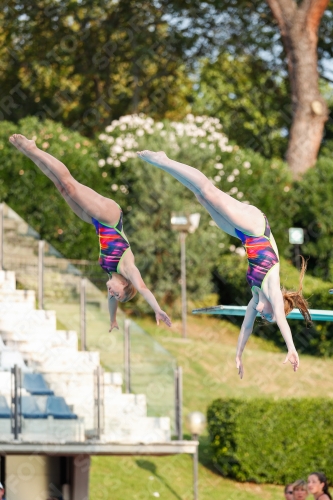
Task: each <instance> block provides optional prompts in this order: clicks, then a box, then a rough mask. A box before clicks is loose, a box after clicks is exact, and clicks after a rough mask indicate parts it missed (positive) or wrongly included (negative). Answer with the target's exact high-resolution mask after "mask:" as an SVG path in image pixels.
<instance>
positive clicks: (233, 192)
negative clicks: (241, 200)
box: [230, 186, 238, 194]
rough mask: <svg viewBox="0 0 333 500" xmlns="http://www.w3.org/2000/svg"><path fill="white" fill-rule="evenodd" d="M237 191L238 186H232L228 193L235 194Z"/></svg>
mask: <svg viewBox="0 0 333 500" xmlns="http://www.w3.org/2000/svg"><path fill="white" fill-rule="evenodd" d="M237 192H238V188H236V186H234V187H233V188H231V189H230V194H236V193H237Z"/></svg>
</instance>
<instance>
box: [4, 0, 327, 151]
mask: <svg viewBox="0 0 333 500" xmlns="http://www.w3.org/2000/svg"><path fill="white" fill-rule="evenodd" d="M332 19H333V18H332V6H329V7H328V8H327V10H326V12H325V14H324V16H323V18H322V21H321V25H320V30H319V40H318V49H319V50H318V52H319V67H320V69H321V74H323V67H324V65H325V60H329V59H330V58H331V57H332V43H331V33H332ZM217 54H220V55H219V56H218V57H217V58H216V55H217ZM225 54H228V55H230V56H231V57H232V64H229V63H227V62H226V61H227V57H226V56H225ZM206 58H208V59H209V62H207V64H205V65H204V67H205V69H204V70H203V71H202V73H201V75H200V71H198V68H199V65H198V61H199V60H200V59H206ZM0 61H1V64H0V86H1V89H2V96H3V97H2V101H1V106H0V119H1V120H10V121H14V122H16V123H17V122H18V120H19V119H21V118H23V117H25V116H31V115H34V116H38V117H39V118H43V119H44V118H49V119H55V120H58V121H60V122H61V123H63V124H64V125H65V126H67V127H71V128H72V129H73V130H77V131H80V132H81V133H83V134H85V135H88V136H90V137H92V136H93V134H94V132H96V131H101V130H102V129H103V127H104V126H105V125H106V124H107V123H108V122H109V120H110V119H113V118H118V117H120V116H122V115H124V114H126V113H133V112H140V111H141V112H144V113H146V114H149V115H151V116H153V117H155V118H172V119H181V118H182V117H184V116H185V115H186V113H187V112H189V111H190V110H191V109H190V106H191V104H192V103H193V102H194V101H197V98H198V97H199V102H198V106H197V105H195V106H194V108H193V109H195V112H197V110H198V112H199V113H201V114H202V113H205V114H207V113H208V114H210V115H211V116H218V117H220V115H222V114H223V115H226V126H227V130H228V133H229V135H230V137H231V138H234V137H235V135H234V134H235V133H236V132H237V130H238V129H239V130H238V132H239V134H240V135H241V137H238V136H236V137H235V138H236V141H237V143H238V144H240V145H242V146H244V147H250V148H252V149H254V150H256V151H259V152H260V153H262V154H264V155H266V156H268V155H269V154H270V153H272V154H276V153H277V152H279V153H281V152H282V149H283V148H284V144H285V141H286V139H284V138H283V134H284V136H286V134H287V130H288V129H289V128H290V124H291V122H292V110H291V105H290V99H289V97H287V94H286V91H287V92H288V79H287V76H286V75H287V71H286V70H287V66H286V61H285V55H284V51H283V46H282V43H281V38H280V33H279V30H278V27H277V24H276V22H275V21H274V18H273V16H272V14H271V11H270V8H269V6H268V4H267V2H266V1H265V0H255V1H253V2H248V1H247V0H236V1H234V0H233V1H230V0H223V1H221V0H218V1H217V0H208V1H206V2H202V1H201V0H192V1H191V2H189V1H184V0H159V2H158V3H154V2H149V1H147V0H127V1H126V2H113V1H111V0H98V1H95V0H82V1H80V2H79V3H78V2H77V1H75V0H59V1H57V2H56V3H53V4H52V3H50V2H49V1H48V0H40V1H38V2H30V1H29V0H7V1H6V2H5V5H4V8H3V9H2V10H1V12H0ZM326 78H327V75H326ZM194 82H195V83H196V84H198V85H193V83H194ZM286 89H287V90H286ZM288 93H289V92H288ZM210 101H211V102H210ZM243 122H244V123H243ZM282 128H283V134H282V135H281V130H282ZM331 128H332V127H331V126H330V124H328V127H327V130H328V131H329V133H330V136H332V132H331ZM282 154H283V152H282Z"/></svg>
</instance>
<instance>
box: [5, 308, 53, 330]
mask: <svg viewBox="0 0 333 500" xmlns="http://www.w3.org/2000/svg"><path fill="white" fill-rule="evenodd" d="M44 328H52V329H53V330H56V313H55V311H45V310H42V309H41V310H34V311H28V312H21V311H16V312H15V315H14V314H13V313H12V312H6V311H5V312H3V314H1V316H0V334H2V333H3V332H4V333H5V332H20V331H21V332H28V331H32V330H36V331H43V329H44Z"/></svg>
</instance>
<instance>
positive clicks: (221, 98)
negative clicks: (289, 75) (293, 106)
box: [193, 52, 289, 158]
mask: <svg viewBox="0 0 333 500" xmlns="http://www.w3.org/2000/svg"><path fill="white" fill-rule="evenodd" d="M288 90H289V89H288V82H287V80H286V78H284V76H283V75H275V74H274V72H273V71H272V70H271V69H270V68H269V67H267V64H266V63H265V61H263V60H262V59H259V58H257V57H253V56H251V55H243V56H231V55H230V54H226V53H224V52H222V53H220V54H219V55H218V57H217V58H216V60H215V61H210V60H209V59H208V60H205V61H203V62H202V65H201V68H200V73H199V76H198V89H197V93H196V96H195V97H194V104H193V111H194V112H195V113H198V114H206V115H211V116H216V117H217V118H219V119H220V120H221V123H223V130H224V132H225V133H226V134H227V135H228V137H229V138H230V139H231V140H233V141H235V142H236V143H237V144H238V145H239V146H240V147H245V148H251V149H254V150H255V151H258V152H259V153H261V154H262V155H264V156H265V157H267V158H272V157H273V156H276V157H281V156H283V154H284V151H285V149H286V147H287V143H288V139H287V137H286V135H287V134H286V131H287V129H288V125H289V123H288V115H286V113H284V112H281V110H284V109H286V108H287V107H288V103H289V93H288Z"/></svg>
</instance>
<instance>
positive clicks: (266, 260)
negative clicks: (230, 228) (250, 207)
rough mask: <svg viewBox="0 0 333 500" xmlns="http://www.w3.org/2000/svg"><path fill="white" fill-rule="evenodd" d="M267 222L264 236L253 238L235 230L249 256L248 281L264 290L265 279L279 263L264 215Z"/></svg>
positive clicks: (251, 285) (252, 285)
mask: <svg viewBox="0 0 333 500" xmlns="http://www.w3.org/2000/svg"><path fill="white" fill-rule="evenodd" d="M262 215H263V217H264V221H265V229H264V232H263V234H262V235H260V236H253V235H252V234H246V233H245V232H244V231H240V230H239V229H235V232H236V235H237V236H238V238H239V239H240V240H241V242H242V244H243V246H244V248H245V251H246V255H247V260H248V262H249V267H248V270H247V272H246V279H247V282H248V284H249V285H250V287H251V290H252V289H253V287H255V286H256V287H258V288H260V289H262V286H263V282H264V279H265V278H266V276H267V275H268V273H269V272H270V271H271V269H272V268H273V267H274V266H276V264H278V263H279V258H278V256H277V255H276V252H275V250H274V248H273V247H272V245H271V241H270V237H271V234H272V233H271V228H270V227H269V224H268V220H267V217H266V215H265V214H262Z"/></svg>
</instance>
